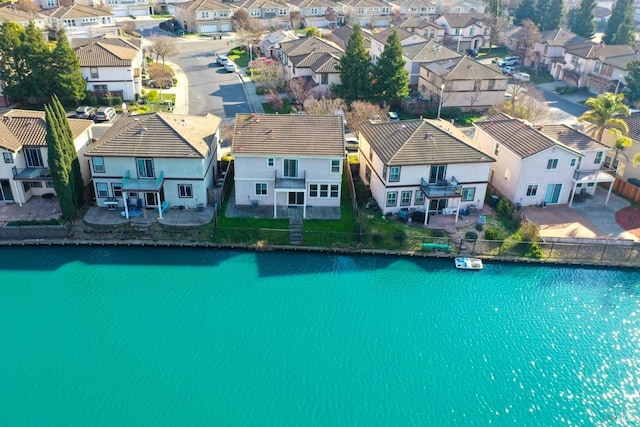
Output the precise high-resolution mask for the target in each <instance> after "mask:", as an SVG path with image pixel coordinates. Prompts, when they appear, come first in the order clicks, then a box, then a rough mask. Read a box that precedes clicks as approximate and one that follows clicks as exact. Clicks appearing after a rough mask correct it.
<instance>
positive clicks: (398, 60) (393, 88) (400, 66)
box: [373, 29, 409, 103]
mask: <svg viewBox="0 0 640 427" xmlns="http://www.w3.org/2000/svg"><path fill="white" fill-rule="evenodd" d="M404 65H405V62H404V59H402V45H401V44H400V39H399V38H398V32H397V31H396V30H395V29H394V30H393V32H392V33H391V35H389V37H388V38H387V45H386V46H385V47H384V50H383V51H382V54H381V55H380V58H378V62H377V64H376V65H375V67H374V68H373V81H374V82H373V90H374V93H375V97H376V99H377V100H379V101H381V102H384V103H387V102H389V103H393V102H397V101H399V100H401V99H402V98H405V97H406V96H407V95H409V73H408V72H407V70H405V68H404Z"/></svg>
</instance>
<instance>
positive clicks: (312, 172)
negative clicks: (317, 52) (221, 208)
mask: <svg viewBox="0 0 640 427" xmlns="http://www.w3.org/2000/svg"><path fill="white" fill-rule="evenodd" d="M232 153H233V157H234V171H235V175H234V179H235V203H236V205H249V206H250V205H254V206H257V205H266V206H272V207H273V217H274V218H276V217H288V216H290V215H293V216H301V217H302V218H308V217H313V216H314V215H313V212H314V210H322V211H324V212H325V215H324V217H329V218H339V217H340V194H341V192H342V171H343V164H344V129H343V124H342V118H340V117H337V116H312V115H277V114H238V115H236V121H235V128H234V137H233V146H232ZM327 212H329V213H328V214H327Z"/></svg>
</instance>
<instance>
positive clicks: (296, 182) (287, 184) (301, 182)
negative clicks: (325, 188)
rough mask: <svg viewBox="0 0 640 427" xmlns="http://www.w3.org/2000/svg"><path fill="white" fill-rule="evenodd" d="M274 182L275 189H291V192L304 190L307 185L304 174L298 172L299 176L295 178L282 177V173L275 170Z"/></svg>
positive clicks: (303, 172)
mask: <svg viewBox="0 0 640 427" xmlns="http://www.w3.org/2000/svg"><path fill="white" fill-rule="evenodd" d="M274 173H275V182H276V184H275V185H276V188H277V189H281V188H282V189H292V190H300V189H302V190H304V189H305V188H306V185H307V181H306V172H305V171H300V175H301V176H298V177H297V178H291V177H284V176H282V172H280V171H278V170H276V171H275V172H274Z"/></svg>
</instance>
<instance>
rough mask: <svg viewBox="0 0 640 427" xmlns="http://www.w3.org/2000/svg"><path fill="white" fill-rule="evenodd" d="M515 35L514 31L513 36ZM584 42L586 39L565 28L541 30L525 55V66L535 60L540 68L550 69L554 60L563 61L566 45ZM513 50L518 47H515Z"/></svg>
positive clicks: (532, 64)
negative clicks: (537, 38) (537, 39)
mask: <svg viewBox="0 0 640 427" xmlns="http://www.w3.org/2000/svg"><path fill="white" fill-rule="evenodd" d="M517 36H518V34H517V33H516V34H515V37H517ZM584 42H587V39H585V38H584V37H582V36H579V35H577V34H575V33H572V32H571V31H569V30H567V29H565V28H558V29H555V30H549V31H543V32H541V33H540V40H539V41H537V42H536V43H535V44H534V46H533V49H532V50H531V52H530V54H527V55H525V58H524V63H525V65H527V66H534V65H535V64H534V63H535V62H536V61H537V62H538V64H539V66H540V68H542V69H545V70H549V71H552V70H553V69H554V66H553V65H552V64H553V63H554V62H564V52H565V49H566V48H567V47H568V46H571V45H575V44H579V43H584ZM513 50H515V51H517V50H518V49H517V47H516V48H514V49H513Z"/></svg>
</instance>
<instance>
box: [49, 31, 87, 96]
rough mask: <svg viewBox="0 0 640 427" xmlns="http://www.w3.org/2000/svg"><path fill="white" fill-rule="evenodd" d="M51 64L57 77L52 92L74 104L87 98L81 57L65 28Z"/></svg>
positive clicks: (52, 56)
mask: <svg viewBox="0 0 640 427" xmlns="http://www.w3.org/2000/svg"><path fill="white" fill-rule="evenodd" d="M51 66H52V69H53V74H54V75H55V76H56V78H55V79H54V80H53V81H52V86H51V94H55V95H56V96H57V97H58V98H59V99H60V101H61V102H62V103H63V104H72V103H75V102H77V101H80V100H82V99H84V98H85V96H86V94H87V82H86V80H85V79H84V76H83V75H82V72H81V71H80V58H78V55H76V53H75V52H74V51H73V49H72V48H71V46H70V45H69V41H68V40H67V35H66V33H65V31H64V29H62V30H60V33H59V34H58V44H57V45H56V47H55V49H54V50H53V52H52V55H51Z"/></svg>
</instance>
